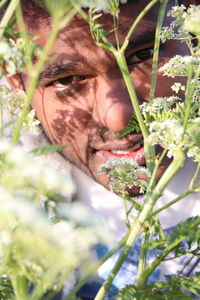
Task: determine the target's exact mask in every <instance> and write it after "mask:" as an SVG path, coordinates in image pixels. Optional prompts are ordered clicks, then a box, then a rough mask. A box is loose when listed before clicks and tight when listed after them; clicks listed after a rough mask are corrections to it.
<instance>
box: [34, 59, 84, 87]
mask: <svg viewBox="0 0 200 300" xmlns="http://www.w3.org/2000/svg"><path fill="white" fill-rule="evenodd" d="M58 58H59V57H58ZM86 66H87V67H88V64H86V62H85V60H83V59H81V60H78V61H74V62H69V63H62V64H61V63H58V64H56V63H55V64H54V65H51V66H49V67H47V68H46V69H45V70H44V71H43V72H41V74H40V77H39V85H40V83H41V84H42V82H43V81H45V79H54V78H56V77H59V76H60V75H63V76H64V75H66V76H67V75H68V74H70V73H74V72H79V73H82V72H83V69H85V67H86Z"/></svg>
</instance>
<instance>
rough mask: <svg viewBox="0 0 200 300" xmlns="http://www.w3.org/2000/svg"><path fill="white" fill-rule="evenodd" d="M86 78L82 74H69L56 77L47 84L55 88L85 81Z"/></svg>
mask: <svg viewBox="0 0 200 300" xmlns="http://www.w3.org/2000/svg"><path fill="white" fill-rule="evenodd" d="M86 79H87V78H86V76H84V75H71V76H65V77H61V78H58V79H56V80H54V81H53V82H51V83H50V84H49V85H51V86H53V87H54V88H57V89H62V88H66V87H69V86H70V85H74V84H78V83H81V82H82V81H85V80H86Z"/></svg>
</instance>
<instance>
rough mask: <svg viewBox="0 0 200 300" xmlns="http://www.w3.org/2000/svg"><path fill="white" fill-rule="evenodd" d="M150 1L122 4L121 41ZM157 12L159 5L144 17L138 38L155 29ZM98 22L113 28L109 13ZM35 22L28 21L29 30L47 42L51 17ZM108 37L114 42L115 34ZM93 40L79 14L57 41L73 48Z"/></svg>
mask: <svg viewBox="0 0 200 300" xmlns="http://www.w3.org/2000/svg"><path fill="white" fill-rule="evenodd" d="M148 3H149V1H148V0H140V1H137V0H129V1H128V3H127V4H121V5H120V26H119V39H120V41H121V42H122V41H123V40H124V37H125V34H126V33H127V32H128V29H129V28H130V26H131V24H132V23H133V21H134V20H135V18H136V17H137V16H138V14H139V13H140V12H141V11H142V10H143V9H144V8H145V6H146V5H147V4H148ZM156 12H157V6H156V7H154V8H153V9H151V10H150V12H149V13H148V14H147V15H146V16H145V18H144V19H142V21H141V23H140V25H139V26H138V28H137V29H136V31H135V34H134V35H135V38H136V39H137V37H138V39H141V38H142V36H144V35H148V34H149V33H150V32H152V31H153V30H155V22H156ZM97 22H99V23H100V24H103V26H104V29H105V30H110V29H112V28H113V18H112V16H111V15H109V14H103V15H102V17H101V18H100V19H98V21H97ZM33 23H35V22H33V20H30V22H28V27H29V28H28V29H29V31H31V32H32V33H33V34H35V35H39V36H40V38H39V40H38V41H39V43H40V44H42V45H43V44H45V43H46V40H47V38H48V36H49V34H50V31H51V26H52V24H51V18H50V17H47V16H46V17H44V16H43V17H41V18H40V19H39V22H38V26H37V27H35V28H34V27H33V26H32V24H33ZM29 24H30V26H29ZM108 38H109V39H110V40H111V42H114V34H112V33H111V34H109V36H108ZM91 41H92V38H91V34H90V29H89V26H88V24H87V22H86V21H85V20H83V18H82V17H81V16H80V15H79V14H77V15H75V16H74V17H73V18H72V20H71V21H70V22H69V24H68V25H67V26H66V27H65V28H64V29H63V30H62V31H61V32H60V34H59V36H58V39H57V42H58V43H59V45H60V46H63V45H64V44H65V45H68V46H69V47H70V48H73V47H74V45H75V43H76V44H77V43H78V44H79V47H80V46H81V45H82V44H84V45H86V44H87V43H89V44H90V43H91Z"/></svg>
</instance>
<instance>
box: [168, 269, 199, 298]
mask: <svg viewBox="0 0 200 300" xmlns="http://www.w3.org/2000/svg"><path fill="white" fill-rule="evenodd" d="M166 278H167V281H168V283H169V284H170V285H171V286H177V287H180V288H182V289H185V290H188V291H190V292H192V293H193V294H195V295H197V296H199V297H200V274H199V275H197V276H194V277H179V276H166Z"/></svg>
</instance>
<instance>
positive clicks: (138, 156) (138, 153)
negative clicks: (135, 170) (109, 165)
mask: <svg viewBox="0 0 200 300" xmlns="http://www.w3.org/2000/svg"><path fill="white" fill-rule="evenodd" d="M98 152H99V153H101V154H102V155H103V156H104V157H105V158H106V159H109V158H115V159H117V158H118V159H119V158H132V159H134V160H135V161H136V162H137V163H138V165H140V166H144V165H145V156H144V147H143V146H141V147H140V148H139V149H136V150H133V151H131V152H129V153H127V154H117V153H113V152H111V151H108V150H99V151H98Z"/></svg>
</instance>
